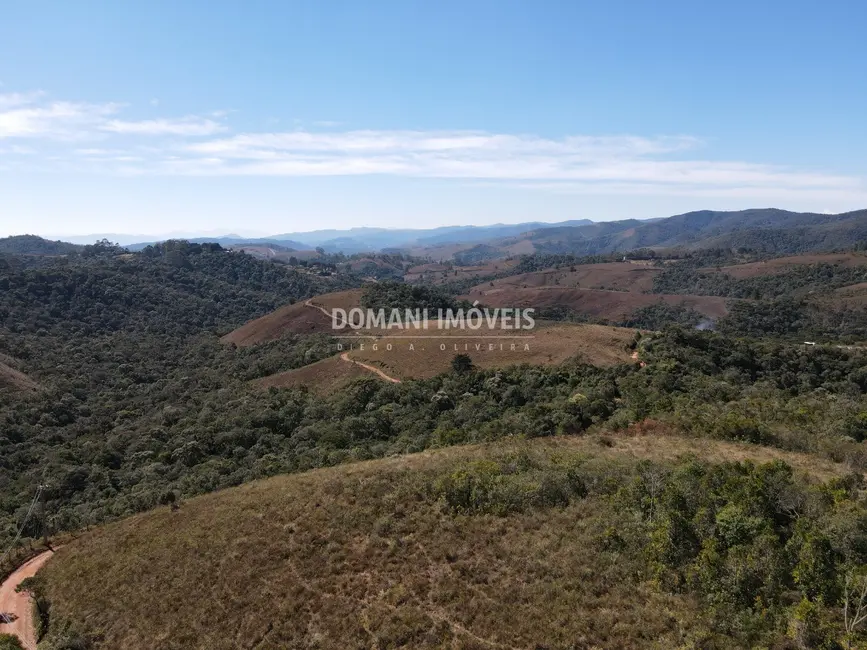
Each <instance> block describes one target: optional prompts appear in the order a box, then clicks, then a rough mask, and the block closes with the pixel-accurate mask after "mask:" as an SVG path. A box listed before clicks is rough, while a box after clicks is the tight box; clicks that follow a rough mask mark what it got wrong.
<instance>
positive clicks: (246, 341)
mask: <svg viewBox="0 0 867 650" xmlns="http://www.w3.org/2000/svg"><path fill="white" fill-rule="evenodd" d="M310 302H311V304H312V305H318V306H320V307H322V308H324V309H326V310H328V309H331V308H332V307H342V308H344V309H351V308H352V307H358V306H359V305H360V304H361V290H358V289H356V290H352V291H338V292H334V293H326V294H323V295H321V296H316V297H315V298H313V299H311V301H310ZM331 325H332V323H331V319H330V318H329V317H328V316H326V315H325V314H324V313H322V312H321V311H320V310H319V309H316V308H315V307H311V306H309V305H307V304H306V301H299V302H296V303H294V304H291V305H284V306H283V307H280V308H279V309H277V310H276V311H273V312H271V313H270V314H267V315H265V316H262V317H261V318H257V319H256V320H253V321H250V322H249V323H245V324H244V325H242V326H241V327H239V328H238V329H236V330H234V331H232V332H229V333H228V334H226V335H225V336H224V337H223V338H221V339H220V341H222V342H223V343H234V344H235V345H237V346H238V347H248V346H251V345H257V344H259V343H266V342H268V341H276V340H277V339H279V338H281V337H283V336H286V335H288V334H316V333H331V332H332V329H331Z"/></svg>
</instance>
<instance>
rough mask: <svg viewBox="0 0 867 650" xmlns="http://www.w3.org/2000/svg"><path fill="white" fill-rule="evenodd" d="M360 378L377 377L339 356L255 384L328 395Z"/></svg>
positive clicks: (272, 376)
mask: <svg viewBox="0 0 867 650" xmlns="http://www.w3.org/2000/svg"><path fill="white" fill-rule="evenodd" d="M360 377H376V375H374V374H373V373H371V372H369V371H367V370H365V369H364V368H362V367H361V366H358V365H356V364H353V363H347V362H346V361H343V360H342V359H341V358H340V356H339V355H337V356H333V357H329V358H327V359H323V360H322V361H317V362H316V363H312V364H310V365H309V366H303V367H301V368H296V369H294V370H289V371H287V372H280V373H277V374H276V375H271V376H269V377H263V378H262V379H257V380H255V381H254V382H253V383H254V384H255V385H256V386H259V387H261V388H269V387H271V386H275V387H277V388H301V387H306V388H308V389H309V390H310V391H311V392H313V393H317V394H319V395H327V394H329V393H333V392H336V391H338V390H340V389H341V388H343V387H344V386H346V384H348V383H349V382H351V381H352V380H354V379H358V378H360Z"/></svg>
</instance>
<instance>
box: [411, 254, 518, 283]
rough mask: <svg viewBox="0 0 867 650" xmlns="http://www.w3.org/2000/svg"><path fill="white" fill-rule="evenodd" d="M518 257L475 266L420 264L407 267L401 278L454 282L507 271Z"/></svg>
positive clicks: (414, 280)
mask: <svg viewBox="0 0 867 650" xmlns="http://www.w3.org/2000/svg"><path fill="white" fill-rule="evenodd" d="M518 261H519V260H518V259H517V258H515V259H508V260H496V261H493V262H487V263H485V264H478V265H475V266H455V267H452V268H449V265H447V264H439V263H432V264H420V265H419V266H414V267H412V268H411V269H409V270H408V271H407V272H406V274H405V275H404V277H403V279H404V280H405V281H406V282H418V281H420V280H424V281H425V282H429V283H431V284H442V283H443V282H454V281H456V280H464V279H466V278H478V277H484V276H486V275H487V276H490V275H493V274H495V273H499V272H501V271H508V270H509V269H512V268H514V267H515V266H516V265H517V264H518Z"/></svg>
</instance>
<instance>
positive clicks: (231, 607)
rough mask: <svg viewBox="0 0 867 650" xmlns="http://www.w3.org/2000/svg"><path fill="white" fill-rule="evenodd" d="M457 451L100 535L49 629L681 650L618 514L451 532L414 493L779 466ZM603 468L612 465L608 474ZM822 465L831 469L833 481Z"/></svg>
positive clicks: (150, 637)
mask: <svg viewBox="0 0 867 650" xmlns="http://www.w3.org/2000/svg"><path fill="white" fill-rule="evenodd" d="M600 442H601V441H600V439H599V438H597V437H584V438H556V439H540V440H533V441H529V442H522V441H512V442H500V443H492V444H489V445H484V446H473V447H463V448H449V449H443V450H437V451H429V452H424V453H421V454H415V455H412V456H407V457H401V458H389V459H384V460H379V461H369V462H363V463H356V464H352V465H344V466H340V467H335V468H328V469H321V470H315V471H312V472H307V473H304V474H296V475H291V476H282V477H277V478H274V479H270V480H266V481H259V482H255V483H251V484H248V485H245V486H241V487H239V488H235V489H231V490H226V491H223V492H220V493H215V494H211V495H208V496H204V497H200V498H197V499H193V500H190V501H188V502H186V503H184V504H183V505H182V506H181V508H180V510H179V511H177V512H171V511H170V510H169V509H168V508H166V509H161V510H158V511H154V512H151V513H147V514H143V515H139V516H135V517H132V518H129V519H127V520H124V521H122V522H119V523H116V524H113V525H109V526H106V527H104V528H100V529H95V530H92V531H90V532H88V533H86V534H84V535H83V536H82V537H81V538H79V539H77V540H75V541H73V542H70V543H68V544H67V545H66V546H65V547H64V548H62V549H61V550H60V551H59V552H58V553H57V556H56V557H55V558H54V559H53V560H52V562H51V563H50V564H49V565H48V566H47V567H46V569H45V571H44V576H45V578H46V579H47V582H48V586H49V592H50V595H51V598H52V600H53V610H52V611H53V615H54V616H58V617H64V618H68V619H70V620H72V621H74V622H75V623H76V625H77V626H78V627H80V628H83V629H84V630H86V631H87V632H88V633H90V634H96V635H99V636H100V637H101V639H102V642H101V644H99V645H98V647H99V648H110V649H111V650H138V649H142V650H144V649H147V650H175V649H177V650H181V649H183V650H191V649H202V650H205V649H207V650H221V649H229V648H257V649H258V650H277V649H279V648H318V649H322V650H326V649H332V648H334V649H340V650H345V649H350V648H358V649H361V648H396V647H411V648H468V649H469V648H474V649H482V648H488V649H490V648H567V647H578V648H594V647H597V648H624V649H628V648H660V649H662V648H665V649H668V648H674V647H678V646H680V645H681V644H683V643H684V641H685V639H686V637H687V636H688V635H689V634H690V632H691V630H692V629H693V627H694V626H695V625H696V622H697V619H698V617H697V611H696V609H695V605H694V603H693V602H691V601H690V600H689V599H688V598H687V597H685V596H678V595H666V594H663V593H660V592H659V591H657V590H656V589H654V588H653V587H651V586H650V585H648V584H646V583H645V582H643V580H642V579H641V578H640V577H639V573H638V570H637V568H638V567H639V566H640V558H629V557H625V556H623V555H622V554H620V553H619V552H617V551H611V550H607V549H606V548H605V547H604V544H603V543H602V538H603V535H604V531H605V530H606V528H608V527H610V526H611V525H612V524H613V525H616V523H617V517H622V516H624V515H623V513H618V512H616V511H614V510H613V509H612V508H611V506H610V504H608V502H606V501H605V500H604V498H603V497H590V498H587V499H583V500H578V501H574V502H572V503H571V504H570V505H568V506H566V507H557V508H544V509H536V510H531V511H528V512H525V513H522V514H514V515H509V516H507V517H496V516H492V515H454V514H451V513H449V512H447V511H446V510H444V509H443V507H442V506H441V504H439V503H437V502H436V501H431V500H430V498H427V497H425V496H424V489H423V486H424V485H426V484H429V483H430V481H432V480H434V479H435V477H436V476H441V475H443V472H449V471H452V470H453V469H454V468H455V467H458V466H462V465H461V464H465V463H466V462H468V461H472V460H479V459H486V458H491V457H496V456H497V455H501V456H502V455H503V454H507V453H515V452H516V451H518V452H520V453H524V454H528V455H530V456H531V457H533V458H537V459H539V458H544V459H548V461H549V462H563V461H564V460H565V459H568V458H570V457H580V458H582V459H583V460H584V462H585V463H596V464H597V466H598V467H600V468H605V471H624V472H628V471H630V470H629V468H630V467H631V466H632V465H631V463H632V462H633V460H634V459H640V458H650V459H656V460H664V459H667V458H671V457H676V456H679V455H681V454H684V453H688V454H695V455H700V456H702V457H704V458H707V459H709V460H712V461H716V460H739V459H744V458H753V459H755V460H757V461H764V460H770V459H772V458H777V457H781V458H783V459H785V460H788V461H790V462H792V463H793V464H794V465H795V466H796V467H797V468H800V469H803V470H806V471H809V472H818V473H820V474H825V473H829V474H833V473H836V472H838V471H839V470H838V469H837V468H836V467H834V466H832V465H830V464H827V463H826V464H822V463H819V464H817V463H816V462H815V460H814V459H807V458H802V457H800V456H798V455H793V454H786V453H784V452H772V451H770V450H763V449H757V448H755V447H751V446H748V445H737V444H732V443H719V442H713V441H705V440H702V441H699V440H685V439H679V438H669V437H662V436H656V435H648V436H636V437H623V436H615V435H611V436H609V437H607V438H606V439H605V442H606V444H604V445H603V444H600ZM612 463H613V464H612ZM826 465H827V466H826Z"/></svg>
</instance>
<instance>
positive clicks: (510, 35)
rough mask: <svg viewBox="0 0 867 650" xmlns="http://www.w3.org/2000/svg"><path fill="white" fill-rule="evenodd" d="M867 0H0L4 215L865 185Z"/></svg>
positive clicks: (302, 225) (255, 215) (535, 204)
mask: <svg viewBox="0 0 867 650" xmlns="http://www.w3.org/2000/svg"><path fill="white" fill-rule="evenodd" d="M865 24H867V3H864V2H860V1H856V0H852V1H848V2H843V1H833V0H832V1H830V2H822V3H820V2H804V1H799V0H787V1H785V2H783V1H777V0H766V1H764V2H754V1H753V2H741V1H739V0H735V1H727V2H715V3H705V2H695V1H691V2H685V1H684V2H679V1H678V2H673V1H672V2H667V1H665V0H661V1H660V2H643V1H637V0H636V1H633V2H626V1H623V2H620V1H616V0H612V1H611V2H581V1H579V0H571V1H568V2H566V1H564V2H545V1H534V2H529V1H524V2H511V1H503V0H499V1H496V2H493V1H487V0H469V1H466V0H465V1H463V2H451V1H448V0H446V1H439V2H415V1H409V0H404V1H394V2H391V1H389V2H385V1H379V0H368V1H366V2H329V1H325V0H323V1H321V2H313V1H310V2H288V1H287V2H276V1H274V2H217V1H210V2H198V1H193V0H183V1H182V2H159V1H157V2H116V1H114V2H74V1H72V2H39V1H34V2H26V3H25V2H17V1H11V0H9V1H0V83H2V86H0V235H4V234H13V233H21V232H37V233H39V234H46V235H49V234H50V235H60V234H84V233H103V232H113V233H141V234H162V233H167V232H172V231H185V232H192V231H209V232H220V231H221V232H229V231H233V232H242V233H244V234H253V233H259V234H274V233H280V232H291V231H304V230H312V229H316V228H324V227H335V228H343V227H351V226H360V225H377V226H387V227H391V226H394V227H398V226H399V227H430V226H436V225H446V224H456V223H473V224H485V223H494V222H517V221H529V220H543V221H556V220H562V219H570V218H590V219H594V220H609V219H619V218H629V217H638V218H642V217H652V216H667V215H670V214H675V213H679V212H684V211H688V210H693V209H705V208H709V209H739V208H747V207H765V206H776V207H783V208H789V209H795V210H812V211H831V212H839V211H845V210H851V209H857V208H863V207H867V158H865V156H864V148H865V144H867V123H865V119H864V115H867V84H865V79H867V51H865V49H864V45H863V26H864V25H865Z"/></svg>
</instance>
